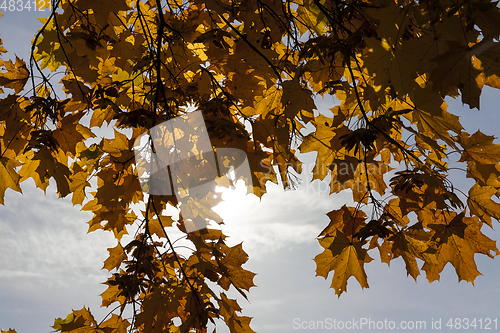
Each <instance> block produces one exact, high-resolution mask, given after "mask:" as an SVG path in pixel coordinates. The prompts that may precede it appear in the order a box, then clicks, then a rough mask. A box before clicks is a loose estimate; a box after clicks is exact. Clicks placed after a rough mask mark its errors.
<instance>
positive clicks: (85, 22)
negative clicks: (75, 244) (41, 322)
mask: <svg viewBox="0 0 500 333" xmlns="http://www.w3.org/2000/svg"><path fill="white" fill-rule="evenodd" d="M51 9H52V12H51V15H50V16H49V17H48V18H47V19H44V20H43V22H42V23H43V27H42V28H41V29H40V30H39V32H38V33H37V34H36V36H35V38H34V40H33V44H32V54H31V58H30V59H29V65H27V64H26V62H25V61H23V60H22V59H19V58H16V59H15V61H12V60H0V66H2V71H1V72H0V86H1V87H3V88H0V93H2V94H3V95H2V98H1V100H0V152H1V155H0V179H1V182H0V203H2V204H3V203H4V201H3V200H4V195H5V191H6V190H7V189H8V188H10V189H13V190H15V191H19V192H21V187H20V183H22V182H24V181H25V180H27V179H29V178H31V179H32V180H33V181H34V183H35V185H36V186H37V187H38V188H40V189H42V190H44V191H45V190H46V188H47V186H48V185H49V180H50V179H51V178H53V179H54V181H55V184H56V187H57V192H58V193H59V195H60V197H66V196H71V200H72V202H73V204H74V205H82V209H83V210H85V211H90V212H92V213H93V218H92V219H91V220H90V221H89V222H88V224H89V231H95V230H99V229H102V230H106V231H110V232H112V233H113V234H114V236H115V237H116V239H117V242H118V243H117V245H116V247H114V248H109V249H108V251H109V258H108V259H106V260H105V261H104V268H105V269H107V270H108V271H110V272H113V273H112V274H111V275H110V277H109V279H108V280H107V281H106V285H107V290H106V291H105V292H104V293H103V294H102V295H101V296H102V305H103V306H105V307H110V308H111V312H110V314H109V316H108V317H107V318H104V319H103V320H102V321H97V320H96V319H95V318H94V317H93V316H92V314H91V312H90V309H87V308H85V307H84V308H82V309H81V310H78V311H73V312H72V313H71V314H69V315H68V316H67V317H66V318H65V319H61V318H58V319H56V320H55V322H54V326H53V328H54V329H56V330H57V331H60V332H126V331H130V332H146V333H149V332H190V331H196V332H205V331H207V325H208V322H209V321H210V322H214V319H215V318H221V319H223V321H224V322H225V323H226V325H227V326H228V327H229V329H230V331H231V332H253V330H252V329H251V328H250V318H249V317H246V316H243V315H241V314H240V312H241V311H242V309H241V307H240V306H239V305H238V303H237V301H236V300H234V299H230V298H228V297H227V296H226V294H225V291H228V290H229V289H230V288H234V289H235V290H237V291H238V292H239V293H240V294H241V295H243V296H244V297H245V298H246V297H247V296H246V295H247V292H248V291H249V289H250V288H251V287H252V286H254V284H253V277H254V275H255V274H254V273H252V272H250V271H248V270H246V269H244V268H243V264H244V263H245V262H246V261H247V260H248V256H247V255H246V253H245V252H244V251H243V249H242V246H241V244H240V245H236V246H232V247H230V246H228V245H226V243H225V237H226V236H225V235H224V234H223V232H222V231H221V230H218V229H214V228H211V227H208V228H205V229H202V230H198V231H195V232H187V231H186V225H185V221H183V219H182V214H181V217H180V218H179V220H177V221H175V220H173V219H172V217H171V216H169V215H167V214H166V210H165V209H166V207H168V206H174V207H178V206H179V205H178V200H177V198H176V197H175V196H174V195H147V194H145V193H144V192H143V191H142V188H141V184H140V182H139V180H138V177H137V172H136V168H137V166H136V161H135V159H134V151H133V149H132V148H133V146H134V142H135V140H136V139H137V138H138V137H139V136H141V135H143V134H144V133H148V130H149V129H150V128H152V127H153V126H155V125H157V124H160V123H162V122H164V121H166V120H169V119H173V118H175V117H178V116H179V115H182V114H186V113H188V112H190V111H189V107H188V106H195V107H196V108H197V109H198V110H201V112H202V114H203V117H204V119H205V122H206V124H207V129H208V132H209V134H210V140H211V144H212V145H213V147H215V149H217V147H219V148H224V147H229V148H238V149H241V150H243V151H245V152H246V154H247V157H248V161H249V164H250V169H251V178H252V179H251V181H249V182H248V190H249V192H251V193H253V194H255V195H257V196H259V197H260V196H262V195H263V194H264V193H265V191H266V183H267V182H269V181H271V182H274V183H278V182H281V184H282V185H283V186H284V187H285V188H288V187H292V186H293V183H294V178H293V177H294V175H296V174H297V173H301V172H302V162H301V161H300V159H299V158H297V156H296V152H297V150H298V151H300V152H301V153H310V152H315V153H316V161H315V166H314V169H313V177H312V180H315V179H319V180H323V179H325V178H326V177H328V176H329V177H330V192H331V194H335V193H339V192H341V191H345V190H350V191H351V192H352V197H353V201H354V202H355V206H353V207H348V206H347V205H344V206H343V207H342V208H340V209H338V210H333V211H331V212H329V213H328V214H327V215H328V217H329V218H330V223H329V225H328V226H326V228H325V229H324V230H323V231H322V232H321V234H320V235H319V236H318V241H319V243H320V245H321V246H322V247H323V248H324V251H323V252H322V253H320V254H318V255H317V256H316V258H315V262H316V265H317V269H316V274H317V275H318V276H323V277H324V278H328V276H329V275H332V274H333V277H332V283H331V287H332V288H333V289H334V290H335V292H336V293H337V294H338V295H339V296H340V294H342V293H343V292H345V291H346V290H347V282H348V280H349V278H350V277H352V276H354V278H355V279H356V280H357V281H358V283H359V284H360V285H361V287H363V288H367V287H368V278H367V275H366V273H365V270H364V265H365V264H366V263H368V262H370V261H371V260H372V258H371V257H370V255H369V254H370V253H373V252H374V251H378V252H379V254H380V258H381V260H382V261H383V262H385V263H387V264H389V263H390V262H391V261H392V260H394V259H397V258H401V259H402V260H403V261H404V263H405V265H406V271H407V274H408V275H411V277H412V278H414V279H415V280H416V279H417V276H419V275H420V272H421V271H423V272H425V275H426V278H427V279H428V280H429V281H430V282H432V281H435V280H439V276H440V273H441V271H442V270H443V268H444V267H445V266H446V265H447V264H448V263H450V264H451V265H452V266H453V267H454V268H455V270H456V274H457V276H458V279H459V280H465V281H468V282H472V283H473V282H474V280H475V278H476V277H477V276H478V275H479V274H480V273H479V271H478V269H477V266H476V264H475V261H474V257H475V255H476V254H484V255H487V256H489V257H494V256H495V255H497V254H499V253H500V251H499V250H498V249H497V247H496V244H495V241H494V240H491V239H489V238H488V237H487V236H485V235H484V234H483V233H482V231H481V230H482V228H483V225H484V224H486V225H488V226H489V227H492V226H493V223H494V220H499V219H500V204H499V203H498V202H497V201H495V198H498V197H499V196H500V178H499V177H500V165H499V162H500V145H498V144H496V143H495V142H494V137H493V136H489V135H486V134H483V133H482V132H480V131H478V132H476V133H474V134H470V133H468V132H466V131H465V129H464V128H463V127H462V124H461V123H460V121H459V117H458V116H457V115H455V114H452V113H451V112H449V111H448V110H447V104H446V102H445V98H446V97H447V96H448V97H452V98H459V99H461V101H462V103H463V104H465V105H468V106H469V107H470V108H479V99H480V94H481V91H482V88H483V86H484V85H488V86H490V87H493V88H500V61H499V60H500V57H499V54H500V43H499V42H498V39H499V36H500V10H499V8H498V7H497V1H490V0H460V1H459V0H453V1H452V0H436V1H434V0H432V1H431V0H420V1H414V0H287V1H281V0H274V1H273V0H245V1H237V0H221V1H216V0H211V1H200V0H193V1H184V0H166V1H160V0H148V1H131V0H112V1H92V0H57V1H55V0H54V1H52V7H51ZM5 52H6V50H5V49H3V48H0V53H5ZM54 75H58V76H60V77H61V78H60V80H59V82H55V81H54V80H55V79H54ZM28 83H29V84H28ZM57 83H59V84H60V85H61V86H62V90H63V94H64V95H65V96H64V98H60V97H59V95H60V94H61V92H60V90H58V89H59V88H58V86H57V85H56V84H57ZM325 95H331V96H334V97H335V98H336V100H338V101H339V103H338V105H335V106H333V107H332V108H331V109H330V110H329V112H322V113H320V112H318V110H316V106H315V97H318V96H325ZM106 125H112V126H113V128H114V137H113V138H111V139H106V138H101V139H99V138H98V137H97V135H96V133H98V131H99V130H100V129H101V128H103V127H105V126H106ZM310 128H313V130H309V129H310ZM193 149H196V148H195V147H193ZM453 156H458V158H457V159H456V160H454V157H453ZM450 162H453V163H455V162H456V163H459V164H460V165H462V167H463V169H462V170H463V176H465V177H467V178H470V179H471V180H473V181H474V185H473V186H472V187H470V189H469V190H468V192H466V191H461V190H460V189H458V188H457V187H456V186H454V185H453V184H452V182H451V181H450V180H449V170H450V166H449V163H450ZM394 168H396V170H397V171H395V172H391V171H392V170H394ZM91 182H94V183H95V184H94V186H92V185H91ZM211 195H212V197H213V199H211V200H207V201H205V202H204V205H205V206H200V205H198V206H192V207H190V209H192V210H195V213H196V214H198V215H200V216H203V217H204V218H206V220H213V221H220V218H219V217H218V216H217V215H216V214H215V212H213V211H212V210H211V208H212V207H214V206H215V205H216V204H217V203H218V202H219V201H220V194H218V193H211ZM138 203H144V204H145V205H144V207H145V208H144V210H142V211H141V214H142V216H137V215H136V213H135V212H134V211H133V209H132V208H133V206H134V205H135V204H138ZM134 228H135V229H134ZM171 228H177V229H179V230H180V231H182V232H184V233H185V238H186V240H187V241H189V242H191V244H192V252H191V253H190V255H188V256H184V255H181V254H180V253H178V251H177V250H176V247H175V246H174V245H173V244H172V242H171V239H170V237H169V230H172V229H171ZM131 230H133V232H134V235H135V236H134V240H132V241H131V242H129V243H128V244H122V243H121V240H122V237H123V235H124V234H127V233H128V232H130V231H131ZM417 259H418V260H417ZM419 264H420V267H419ZM332 271H333V273H332ZM127 307H132V309H133V311H132V312H133V313H132V317H131V318H125V315H124V313H126V311H125V309H126V308H127ZM179 322H180V323H181V324H180V325H179V324H178V323H179ZM176 323H177V324H176ZM214 331H215V330H214ZM9 332H10V331H9Z"/></svg>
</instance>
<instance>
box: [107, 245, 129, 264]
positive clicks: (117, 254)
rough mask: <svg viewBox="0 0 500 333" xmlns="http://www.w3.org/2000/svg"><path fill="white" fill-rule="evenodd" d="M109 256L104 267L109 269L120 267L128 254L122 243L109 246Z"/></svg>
mask: <svg viewBox="0 0 500 333" xmlns="http://www.w3.org/2000/svg"><path fill="white" fill-rule="evenodd" d="M108 252H109V257H108V259H106V260H105V261H104V266H103V267H102V268H106V269H107V270H108V271H111V270H113V269H118V268H119V267H120V265H121V263H122V261H124V260H125V259H127V255H126V254H125V251H123V247H122V246H121V244H120V243H118V245H116V246H115V247H113V248H108Z"/></svg>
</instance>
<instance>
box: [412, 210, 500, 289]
mask: <svg viewBox="0 0 500 333" xmlns="http://www.w3.org/2000/svg"><path fill="white" fill-rule="evenodd" d="M431 214H433V215H434V222H430V223H429V224H428V227H429V228H430V229H432V230H434V235H433V236H432V240H433V241H434V242H435V243H436V247H437V250H436V259H437V262H436V263H434V264H428V263H425V264H424V266H423V267H422V270H424V271H426V274H427V279H428V280H429V282H432V281H434V280H439V274H440V272H441V271H442V270H443V268H444V266H445V265H446V264H447V263H451V264H452V265H453V266H454V267H455V271H456V273H457V275H458V279H459V281H461V280H466V281H468V282H471V283H474V280H475V279H476V277H477V276H478V275H480V274H481V273H479V271H478V270H477V266H476V263H475V261H474V254H475V253H481V254H485V255H487V256H489V257H491V258H493V256H494V255H497V254H499V253H500V251H499V250H498V249H497V248H496V245H495V242H494V241H492V240H491V239H489V238H488V237H486V236H485V235H484V234H482V233H481V231H480V229H481V223H480V222H479V220H478V218H474V217H465V212H462V213H460V214H457V213H455V212H452V213H449V212H446V211H435V212H431ZM492 253H493V254H492Z"/></svg>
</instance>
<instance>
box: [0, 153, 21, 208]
mask: <svg viewBox="0 0 500 333" xmlns="http://www.w3.org/2000/svg"><path fill="white" fill-rule="evenodd" d="M17 166H19V164H18V162H17V161H15V160H10V159H8V158H6V157H0V180H1V182H0V204H2V205H3V204H4V197H5V191H6V190H7V189H8V188H11V189H13V190H15V191H17V192H21V188H20V187H19V175H18V174H17V172H16V170H15V167H17Z"/></svg>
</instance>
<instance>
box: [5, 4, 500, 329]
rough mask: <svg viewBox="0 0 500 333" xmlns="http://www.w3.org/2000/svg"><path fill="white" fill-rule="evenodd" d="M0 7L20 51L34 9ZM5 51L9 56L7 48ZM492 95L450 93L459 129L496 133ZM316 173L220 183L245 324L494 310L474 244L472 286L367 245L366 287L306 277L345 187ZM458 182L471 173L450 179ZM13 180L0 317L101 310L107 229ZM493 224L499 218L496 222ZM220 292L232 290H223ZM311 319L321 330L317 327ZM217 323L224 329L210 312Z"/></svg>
mask: <svg viewBox="0 0 500 333" xmlns="http://www.w3.org/2000/svg"><path fill="white" fill-rule="evenodd" d="M2 14H4V16H3V17H1V18H0V38H1V39H3V42H4V47H5V48H6V49H7V50H10V51H15V53H16V54H17V55H18V56H20V57H22V58H24V59H26V60H27V59H28V52H29V47H30V41H31V39H32V37H33V34H34V33H35V31H36V29H37V28H38V26H39V23H38V21H37V19H36V17H37V15H38V14H36V13H34V12H2ZM38 16H41V15H38ZM9 56H10V57H11V58H13V57H14V55H13V53H10V54H9ZM499 98H500V92H495V91H493V90H492V89H487V88H486V89H485V91H484V92H483V96H482V104H481V111H477V110H468V109H463V108H462V106H461V104H460V103H459V102H456V101H453V100H451V101H450V106H449V110H450V111H451V112H453V113H455V114H457V115H460V116H461V121H462V124H463V125H464V127H465V129H466V131H468V132H469V133H473V132H475V131H476V130H477V129H479V128H480V129H481V130H482V131H483V132H485V133H486V134H490V135H491V134H497V136H498V133H499V130H498V128H497V124H498V118H499V115H498V114H497V105H498V99H499ZM316 104H317V107H318V109H319V110H320V111H322V110H326V109H328V108H330V107H332V106H333V105H331V102H328V101H321V100H318V101H317V103H316ZM303 158H304V161H305V169H306V170H310V169H311V167H312V165H311V163H312V162H313V157H312V156H311V155H310V154H309V155H307V156H303ZM452 177H454V178H455V179H458V178H457V177H455V175H452ZM326 184H327V183H326V182H323V183H320V182H319V181H315V182H314V183H308V182H307V179H304V180H303V181H302V184H301V185H300V186H299V188H298V189H297V190H295V191H283V190H282V189H281V188H280V187H279V186H274V185H272V186H269V188H268V193H267V194H265V195H264V197H263V198H262V200H260V201H259V200H258V199H257V198H256V197H254V196H246V195H245V194H244V193H243V192H242V191H235V192H231V193H226V194H224V199H225V202H224V203H223V204H221V206H220V207H219V212H220V215H221V217H222V218H223V219H224V221H225V225H224V226H223V227H222V228H223V231H224V232H225V233H226V234H227V235H229V238H228V242H229V243H230V245H235V244H238V243H240V242H243V249H244V250H245V251H246V252H247V253H248V255H249V257H250V260H249V261H248V262H247V263H246V264H245V265H244V268H246V269H249V270H251V271H253V272H255V273H257V276H256V277H255V279H254V282H255V284H256V285H257V287H255V288H251V289H250V293H249V302H247V301H245V300H244V299H242V298H241V297H240V298H239V303H240V306H241V307H242V308H243V313H242V314H243V315H246V316H251V317H253V318H254V319H253V320H252V323H251V327H252V328H253V329H254V330H255V331H256V332H260V333H267V332H278V333H281V332H283V333H284V332H293V331H297V332H302V331H311V330H314V331H336V332H350V331H353V330H356V329H351V330H348V329H346V327H348V326H349V327H350V326H351V325H352V324H357V325H358V326H356V325H354V328H357V327H359V325H361V323H369V322H370V321H371V322H372V324H373V325H372V328H370V327H368V326H366V325H367V324H365V326H364V327H360V329H359V330H358V331H363V332H365V331H366V332H371V331H386V330H384V329H383V328H382V329H377V324H378V325H379V327H380V324H379V323H382V324H384V321H386V322H387V323H389V324H390V322H394V323H395V325H396V327H397V326H401V325H405V326H407V327H412V323H414V324H417V323H416V322H417V321H423V322H425V324H426V329H425V330H418V329H413V330H411V329H407V330H402V329H399V330H398V329H394V330H392V331H394V332H403V331H405V332H406V331H413V332H422V331H426V332H427V331H428V332H430V331H433V330H440V331H445V332H447V331H450V330H449V329H448V327H446V324H447V322H448V320H449V319H453V320H456V318H461V319H460V320H461V322H464V321H463V318H468V319H469V320H470V321H472V320H473V319H474V318H475V319H476V322H477V323H479V320H481V321H482V323H483V326H484V324H485V323H486V322H487V318H490V319H491V320H494V319H497V322H498V321H500V318H499V317H500V315H499V314H500V311H499V310H500V279H499V277H500V259H496V260H491V259H489V258H488V257H486V256H482V255H476V263H477V265H478V269H479V271H480V272H481V273H482V274H483V275H482V276H479V277H478V278H477V279H476V282H475V285H474V286H473V285H472V284H470V283H466V282H460V283H459V282H458V278H457V276H456V274H455V272H454V268H453V267H452V266H451V265H447V266H446V268H445V269H444V271H443V273H442V274H441V280H440V282H434V283H431V284H430V283H428V282H427V280H426V279H425V274H423V275H421V276H420V277H419V278H418V280H417V281H418V283H415V282H414V280H413V279H412V278H411V277H407V276H406V271H405V268H404V263H403V261H402V260H395V261H393V262H392V263H391V266H390V267H388V266H387V265H386V264H384V263H381V262H380V259H379V258H378V257H377V256H376V255H373V257H374V259H375V260H373V261H372V262H371V263H369V264H366V265H365V267H366V273H367V275H368V283H369V285H370V288H369V289H361V287H359V284H358V283H357V282H356V281H355V280H354V278H351V279H350V280H349V283H348V291H347V293H344V294H343V295H342V296H341V297H340V298H338V297H337V296H336V295H335V292H334V290H333V289H330V288H329V286H330V282H331V277H332V276H331V275H330V276H329V279H328V280H325V279H324V278H322V277H315V268H316V267H315V263H314V261H313V258H314V257H315V256H316V255H317V254H319V253H321V252H322V248H321V247H320V245H319V244H318V242H317V240H316V239H315V237H316V236H317V235H318V234H319V233H320V231H321V230H322V229H323V228H324V227H325V226H326V225H327V224H328V222H329V221H328V217H327V216H326V215H325V214H326V213H327V212H329V211H331V210H333V209H338V208H340V207H341V206H342V205H343V204H345V203H349V202H351V199H350V193H349V192H346V193H343V194H340V195H335V196H329V195H328V193H327V192H326V188H327V185H326ZM458 185H459V186H463V187H464V188H468V187H469V186H470V185H471V184H470V183H468V182H466V181H460V182H459V183H458ZM22 188H23V194H20V193H17V192H14V191H11V190H8V191H7V193H6V197H5V205H4V206H0V329H2V330H8V329H9V328H13V329H14V328H15V329H16V330H17V332H18V333H30V332H49V331H51V330H52V329H51V328H50V326H51V325H52V324H53V322H54V319H55V318H57V317H63V318H64V317H66V315H67V314H68V313H70V312H71V309H75V310H76V309H80V308H82V307H83V306H84V305H85V306H86V307H90V308H91V310H92V312H93V313H94V315H95V317H96V319H101V318H103V316H104V315H106V313H107V309H100V308H99V306H100V303H101V298H100V296H99V294H100V293H102V292H103V291H104V290H105V286H104V285H102V284H101V283H102V282H104V281H105V280H106V279H107V277H108V273H107V271H106V270H101V267H102V265H103V264H102V263H103V261H104V260H105V259H106V258H107V256H108V252H107V250H106V249H107V248H110V247H114V246H115V245H116V240H114V238H113V237H112V235H110V234H108V233H105V232H100V231H97V232H93V233H90V234H87V224H86V223H85V222H87V221H88V220H89V219H90V218H91V217H92V216H91V214H90V213H88V212H83V211H80V207H79V206H75V207H73V205H72V203H71V200H70V199H69V198H66V199H59V198H58V196H57V194H55V187H54V186H51V187H49V188H48V190H47V194H46V195H44V194H43V192H42V191H40V190H38V189H35V188H34V185H33V184H32V183H30V181H27V182H25V183H23V184H22ZM494 227H495V229H497V230H498V223H495V224H494ZM484 232H485V234H486V235H487V236H489V237H491V238H493V239H499V238H500V237H499V236H500V235H499V233H498V232H497V231H493V230H489V229H488V227H486V228H484ZM229 296H231V297H233V298H234V297H236V296H237V294H236V293H234V292H231V293H229ZM402 321H404V323H403V322H402ZM333 323H335V324H336V326H335V328H336V329H334V327H333ZM341 323H342V326H343V327H344V329H341V327H340V325H341ZM438 323H441V329H438V327H439V324H438ZM498 324H499V325H500V323H498ZM321 325H323V330H321V329H319V328H320V326H321ZM493 325H494V322H492V323H491V325H490V327H492V328H493V327H494V326H493ZM373 326H375V327H373ZM330 327H331V328H330ZM361 328H364V329H361ZM389 328H390V327H389ZM433 328H434V329H433ZM476 331H477V332H483V331H484V332H487V331H488V330H479V329H478V330H476ZM489 331H494V330H489ZM217 332H228V329H227V328H225V327H224V326H223V325H222V324H220V325H217Z"/></svg>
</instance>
